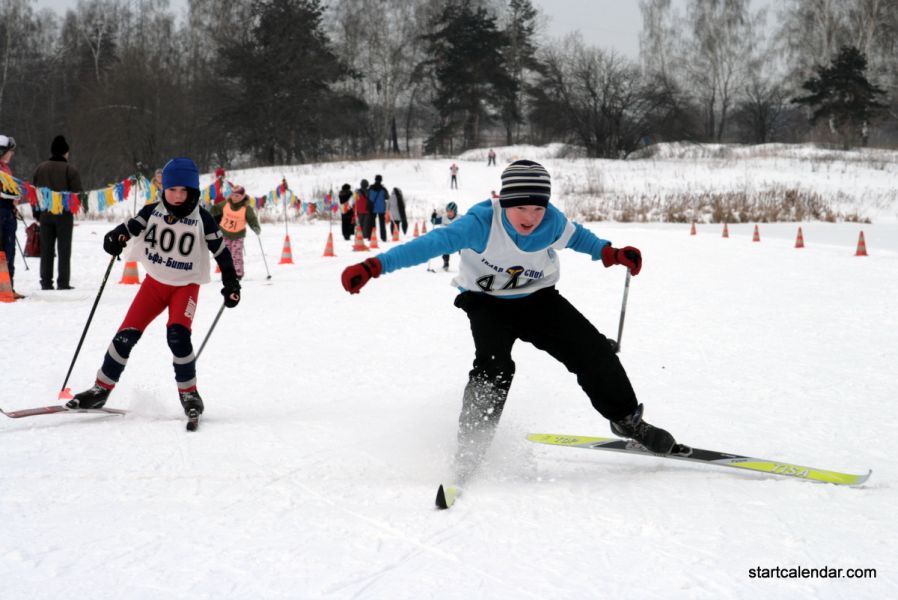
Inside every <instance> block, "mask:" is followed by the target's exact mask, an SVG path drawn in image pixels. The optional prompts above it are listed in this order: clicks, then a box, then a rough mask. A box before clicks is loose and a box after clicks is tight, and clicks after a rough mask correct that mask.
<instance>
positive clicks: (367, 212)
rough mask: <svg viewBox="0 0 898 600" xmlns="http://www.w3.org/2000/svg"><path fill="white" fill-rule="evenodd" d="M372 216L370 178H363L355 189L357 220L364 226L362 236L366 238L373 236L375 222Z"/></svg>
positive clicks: (359, 224) (360, 225)
mask: <svg viewBox="0 0 898 600" xmlns="http://www.w3.org/2000/svg"><path fill="white" fill-rule="evenodd" d="M372 217H373V214H372V213H371V208H370V204H369V202H368V180H367V179H362V181H361V183H360V184H359V188H358V189H357V190H356V191H355V222H356V223H357V224H358V226H359V227H361V228H362V237H363V238H365V239H366V240H367V239H369V238H370V237H371V226H372V225H373V224H374V221H373V220H372Z"/></svg>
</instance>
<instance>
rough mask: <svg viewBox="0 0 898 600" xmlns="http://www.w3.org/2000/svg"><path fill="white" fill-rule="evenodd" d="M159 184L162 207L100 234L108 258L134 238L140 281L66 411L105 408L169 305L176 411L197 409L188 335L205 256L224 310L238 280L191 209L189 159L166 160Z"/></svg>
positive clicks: (215, 234)
mask: <svg viewBox="0 0 898 600" xmlns="http://www.w3.org/2000/svg"><path fill="white" fill-rule="evenodd" d="M162 185H163V187H164V188H165V197H164V199H163V200H162V201H161V202H154V203H152V204H147V205H146V206H144V207H143V208H142V209H140V212H138V213H137V216H135V217H134V218H132V219H129V220H128V222H127V223H123V224H121V225H119V226H118V227H116V228H115V229H113V230H112V231H110V232H109V233H107V234H106V235H105V236H104V237H103V250H105V251H106V252H107V253H108V254H110V255H112V256H118V255H119V254H121V253H122V250H123V249H124V247H125V245H126V243H127V242H128V240H130V239H131V238H132V237H134V238H136V240H135V242H134V244H135V247H134V248H133V250H132V253H131V254H132V256H135V260H139V261H140V262H141V263H143V266H144V268H146V271H147V276H146V278H145V279H144V281H143V283H142V284H141V285H140V289H139V290H138V291H137V295H136V296H135V297H134V300H133V301H132V302H131V307H130V308H129V309H128V313H127V314H126V315H125V320H124V321H123V322H122V324H121V326H120V327H119V328H118V332H117V333H116V334H115V336H114V337H113V338H112V343H111V344H110V345H109V348H108V349H107V351H106V356H105V358H104V359H103V366H102V367H101V368H100V370H99V371H97V379H96V382H95V383H94V386H93V387H91V388H90V389H88V390H86V391H84V392H81V393H79V394H76V395H75V397H74V399H72V400H70V401H69V402H68V403H67V404H66V406H68V407H69V408H100V407H102V406H103V405H104V404H105V403H106V399H107V398H108V397H109V394H110V393H111V392H112V390H113V388H115V384H116V383H118V380H119V378H120V377H121V376H122V371H124V369H125V365H126V364H127V363H128V357H129V356H131V349H132V348H133V347H134V344H136V343H137V341H138V340H139V339H140V336H141V335H142V334H143V332H144V330H145V329H146V327H147V326H148V325H149V324H150V323H151V322H152V321H153V320H154V319H155V318H156V317H157V316H159V314H160V313H161V312H162V311H163V310H165V309H166V308H168V322H167V325H166V326H167V328H168V329H167V339H168V347H169V348H170V349H171V351H172V362H173V365H174V368H175V382H176V383H177V386H178V395H179V397H180V400H181V406H182V407H183V408H184V413H185V414H187V416H188V417H191V418H195V417H197V416H198V415H200V414H202V412H203V400H202V398H201V397H200V394H199V392H198V391H197V388H196V359H195V358H194V354H193V345H192V343H191V340H190V330H191V326H192V324H193V317H194V314H196V307H197V299H198V297H199V289H200V284H203V283H207V282H208V281H209V280H210V277H209V271H210V269H209V253H211V254H212V256H213V257H214V258H215V260H216V262H217V263H218V266H219V267H220V268H221V280H222V283H223V285H224V287H223V288H222V290H221V294H222V295H223V296H224V303H225V305H226V306H228V307H230V308H233V307H234V306H237V303H238V302H240V282H239V281H238V280H237V273H236V272H235V271H234V263H233V262H232V260H231V253H230V252H228V249H227V247H226V246H225V245H224V241H223V239H222V235H221V231H219V229H218V225H216V224H215V219H214V218H213V217H212V215H210V214H209V213H208V212H207V211H206V209H204V208H203V207H202V206H199V205H198V202H199V198H200V175H199V171H198V170H197V168H196V165H195V164H194V162H193V161H192V160H190V159H189V158H173V159H171V160H170V161H168V164H166V165H165V168H164V169H163V170H162Z"/></svg>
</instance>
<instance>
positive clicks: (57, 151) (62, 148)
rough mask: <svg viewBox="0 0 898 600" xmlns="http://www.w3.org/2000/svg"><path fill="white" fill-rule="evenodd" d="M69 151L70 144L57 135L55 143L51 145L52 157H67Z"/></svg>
mask: <svg viewBox="0 0 898 600" xmlns="http://www.w3.org/2000/svg"><path fill="white" fill-rule="evenodd" d="M68 151H69V144H68V142H66V141H65V138H64V137H62V136H61V135H57V136H56V137H55V138H53V141H52V142H51V143H50V154H51V155H52V156H65V153H66V152H68Z"/></svg>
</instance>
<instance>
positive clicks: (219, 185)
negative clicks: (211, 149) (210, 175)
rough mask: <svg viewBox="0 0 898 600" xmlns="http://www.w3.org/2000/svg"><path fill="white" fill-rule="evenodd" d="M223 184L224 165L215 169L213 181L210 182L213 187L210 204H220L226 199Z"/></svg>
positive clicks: (224, 182)
mask: <svg viewBox="0 0 898 600" xmlns="http://www.w3.org/2000/svg"><path fill="white" fill-rule="evenodd" d="M225 184H226V181H225V170H224V167H218V168H217V169H215V181H213V182H212V187H213V188H214V190H213V191H214V199H213V201H212V204H221V203H222V202H224V201H225V200H227V198H225V197H224V189H225Z"/></svg>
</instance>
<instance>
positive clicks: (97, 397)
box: [65, 385, 112, 410]
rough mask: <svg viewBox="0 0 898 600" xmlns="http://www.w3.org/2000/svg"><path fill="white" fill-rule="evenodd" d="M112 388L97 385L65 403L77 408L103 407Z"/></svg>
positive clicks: (71, 407)
mask: <svg viewBox="0 0 898 600" xmlns="http://www.w3.org/2000/svg"><path fill="white" fill-rule="evenodd" d="M111 393H112V390H108V389H106V388H104V387H103V386H100V385H95V386H93V387H92V388H90V389H89V390H85V391H83V392H80V393H78V394H75V397H74V398H72V399H71V400H69V401H68V402H66V403H65V406H66V408H70V409H72V410H77V409H79V408H103V405H104V404H106V400H107V399H108V398H109V394H111Z"/></svg>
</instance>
